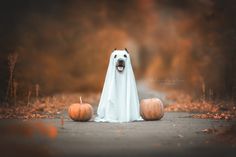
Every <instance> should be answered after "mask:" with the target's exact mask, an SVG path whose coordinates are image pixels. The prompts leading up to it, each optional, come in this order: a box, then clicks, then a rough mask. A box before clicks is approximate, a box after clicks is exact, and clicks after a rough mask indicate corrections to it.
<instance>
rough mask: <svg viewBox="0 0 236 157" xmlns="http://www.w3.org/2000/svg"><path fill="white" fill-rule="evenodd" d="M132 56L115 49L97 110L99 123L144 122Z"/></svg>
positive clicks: (126, 51)
mask: <svg viewBox="0 0 236 157" xmlns="http://www.w3.org/2000/svg"><path fill="white" fill-rule="evenodd" d="M139 108H140V104H139V98H138V92H137V87H136V81H135V76H134V73H133V69H132V65H131V59H130V54H129V52H128V50H127V49H126V48H125V49H124V50H116V49H114V50H113V52H112V53H111V56H110V61H109V65H108V70H107V73H106V77H105V82H104V85H103V90H102V94H101V98H100V102H99V105H98V110H97V117H96V118H95V121H97V122H131V121H138V120H142V118H141V116H140V110H139Z"/></svg>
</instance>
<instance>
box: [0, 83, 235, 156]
mask: <svg viewBox="0 0 236 157" xmlns="http://www.w3.org/2000/svg"><path fill="white" fill-rule="evenodd" d="M138 87H139V89H141V91H139V93H141V95H142V98H146V97H157V96H159V95H160V93H158V92H155V91H152V90H149V89H148V87H146V85H145V84H142V83H141V84H139V86H138ZM149 92H150V93H149ZM161 94H162V95H161V96H160V97H161V99H162V100H163V101H166V100H165V94H163V93H161ZM65 116H66V117H65V120H64V125H63V127H62V125H61V120H60V119H44V120H32V121H18V120H1V121H0V139H1V140H0V154H1V156H2V157H5V156H6V157H11V156H24V157H27V156H30V157H36V156H53V157H54V156H59V157H60V156H61V157H64V156H68V157H69V156H75V157H95V156H96V157H97V156H101V157H103V156H104V157H121V156H122V157H162V156H164V157H165V156H166V157H171V156H175V157H176V156H177V157H178V156H181V157H182V156H186V157H189V156H193V157H195V156H196V157H199V156H206V157H209V156H214V157H216V156H221V157H222V156H224V157H235V156H236V145H234V144H230V143H227V142H222V140H221V139H220V138H219V137H218V136H216V135H215V134H206V133H203V132H202V131H201V130H203V129H207V128H216V129H218V128H222V127H225V126H229V125H231V124H232V123H235V122H233V121H224V120H207V119H193V118H191V117H190V116H191V113H183V112H168V113H165V115H164V117H163V118H162V119H161V120H159V121H142V122H130V123H97V122H93V119H92V120H91V121H90V122H73V121H72V120H70V119H69V118H68V116H67V115H65ZM93 118H94V117H93ZM16 126H17V127H16Z"/></svg>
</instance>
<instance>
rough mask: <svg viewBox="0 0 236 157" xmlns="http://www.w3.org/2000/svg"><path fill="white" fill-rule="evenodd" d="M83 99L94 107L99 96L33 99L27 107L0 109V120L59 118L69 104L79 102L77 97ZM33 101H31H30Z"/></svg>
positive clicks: (15, 106) (86, 95) (73, 95)
mask: <svg viewBox="0 0 236 157" xmlns="http://www.w3.org/2000/svg"><path fill="white" fill-rule="evenodd" d="M80 96H82V97H83V101H84V102H88V103H90V104H91V105H93V106H94V105H95V104H97V102H98V99H99V97H100V95H99V94H96V93H93V94H92V93H90V94H82V93H77V94H60V95H55V96H52V97H49V96H48V97H43V98H41V99H37V98H36V99H35V100H34V102H33V103H29V104H28V105H24V104H20V102H19V103H18V104H17V105H14V106H10V107H1V108H0V119H37V118H61V115H62V114H63V113H64V112H66V111H67V108H68V106H69V105H70V104H72V103H76V102H79V97H80ZM32 101H33V100H32Z"/></svg>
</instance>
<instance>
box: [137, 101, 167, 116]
mask: <svg viewBox="0 0 236 157" xmlns="http://www.w3.org/2000/svg"><path fill="white" fill-rule="evenodd" d="M140 112H141V116H142V117H143V119H144V120H159V119H161V118H162V117H163V116H164V107H163V103H162V102H161V100H160V99H157V98H152V99H143V100H142V101H141V103H140Z"/></svg>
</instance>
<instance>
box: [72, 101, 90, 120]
mask: <svg viewBox="0 0 236 157" xmlns="http://www.w3.org/2000/svg"><path fill="white" fill-rule="evenodd" d="M68 114H69V116H70V118H71V119H72V120H74V121H89V120H90V119H91V118H92V116H93V107H92V106H91V105H90V104H88V103H83V102H82V99H81V97H80V103H75V104H72V105H70V107H69V109H68Z"/></svg>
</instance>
